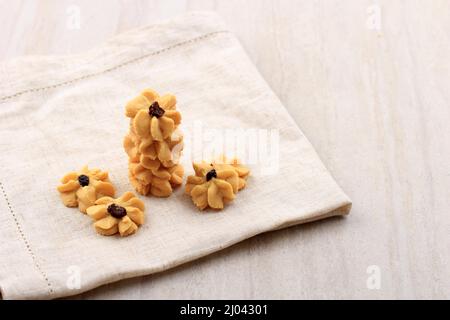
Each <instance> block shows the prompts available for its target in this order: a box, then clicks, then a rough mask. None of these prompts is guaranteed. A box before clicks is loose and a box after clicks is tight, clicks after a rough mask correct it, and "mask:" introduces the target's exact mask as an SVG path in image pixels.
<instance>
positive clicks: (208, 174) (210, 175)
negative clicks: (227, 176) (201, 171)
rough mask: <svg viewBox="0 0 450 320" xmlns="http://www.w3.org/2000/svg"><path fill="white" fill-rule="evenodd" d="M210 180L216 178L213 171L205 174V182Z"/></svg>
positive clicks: (215, 173)
mask: <svg viewBox="0 0 450 320" xmlns="http://www.w3.org/2000/svg"><path fill="white" fill-rule="evenodd" d="M212 178H217V172H216V170H215V169H212V170H210V171H208V173H207V174H206V181H209V180H211V179H212Z"/></svg>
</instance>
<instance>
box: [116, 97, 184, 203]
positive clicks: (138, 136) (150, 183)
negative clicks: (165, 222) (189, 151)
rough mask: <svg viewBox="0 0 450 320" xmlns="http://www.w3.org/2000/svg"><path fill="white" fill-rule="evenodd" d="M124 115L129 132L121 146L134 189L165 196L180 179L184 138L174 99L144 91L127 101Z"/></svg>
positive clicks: (178, 183) (179, 182)
mask: <svg viewBox="0 0 450 320" xmlns="http://www.w3.org/2000/svg"><path fill="white" fill-rule="evenodd" d="M125 109H126V111H125V115H126V116H127V117H128V118H130V130H129V132H128V134H127V135H126V136H125V139H124V142H123V146H124V148H125V151H126V152H127V154H128V157H129V161H128V174H129V178H130V182H131V184H132V185H133V187H134V188H135V189H136V191H137V192H139V193H140V194H142V195H149V194H152V195H154V196H157V197H168V196H170V195H171V194H172V190H173V188H174V187H176V186H179V185H180V184H181V183H182V180H183V174H184V170H183V167H182V166H181V165H180V164H179V163H178V162H179V159H180V156H181V152H182V150H183V135H182V134H181V132H180V131H179V129H178V125H179V124H180V122H181V115H180V113H179V112H178V111H177V110H176V98H175V96H173V95H171V94H166V95H163V96H159V95H158V93H156V92H155V91H153V90H151V89H146V90H144V91H143V92H142V93H141V94H140V95H139V96H137V97H136V98H134V99H132V100H131V101H129V102H128V104H127V106H126V108H125Z"/></svg>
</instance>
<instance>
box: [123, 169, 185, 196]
mask: <svg viewBox="0 0 450 320" xmlns="http://www.w3.org/2000/svg"><path fill="white" fill-rule="evenodd" d="M128 168H129V178H130V182H131V184H132V185H133V187H134V188H135V189H136V191H137V192H139V193H140V194H142V195H148V194H149V193H150V194H152V195H154V196H156V197H168V196H170V195H171V194H172V191H173V189H172V188H173V187H176V186H178V185H180V184H181V183H182V182H183V174H184V170H183V166H181V165H175V166H173V167H170V168H164V167H160V168H159V169H157V170H153V171H152V170H149V169H147V168H146V167H144V166H143V165H142V164H141V163H136V162H129V164H128Z"/></svg>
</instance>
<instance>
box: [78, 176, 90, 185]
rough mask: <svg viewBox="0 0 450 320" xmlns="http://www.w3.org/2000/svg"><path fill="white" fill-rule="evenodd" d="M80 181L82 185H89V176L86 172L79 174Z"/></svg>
mask: <svg viewBox="0 0 450 320" xmlns="http://www.w3.org/2000/svg"><path fill="white" fill-rule="evenodd" d="M78 182H79V183H80V186H82V187H86V186H87V185H89V177H88V176H86V175H84V174H82V175H79V176H78Z"/></svg>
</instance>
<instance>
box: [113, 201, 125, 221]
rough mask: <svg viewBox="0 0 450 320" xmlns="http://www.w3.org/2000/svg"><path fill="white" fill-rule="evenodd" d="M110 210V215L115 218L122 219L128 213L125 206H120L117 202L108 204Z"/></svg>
mask: <svg viewBox="0 0 450 320" xmlns="http://www.w3.org/2000/svg"><path fill="white" fill-rule="evenodd" d="M108 212H109V214H110V215H112V216H113V217H114V218H117V219H120V218H123V217H125V216H126V215H127V210H126V209H125V208H124V207H121V206H118V205H117V204H115V203H113V204H110V205H109V206H108Z"/></svg>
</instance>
